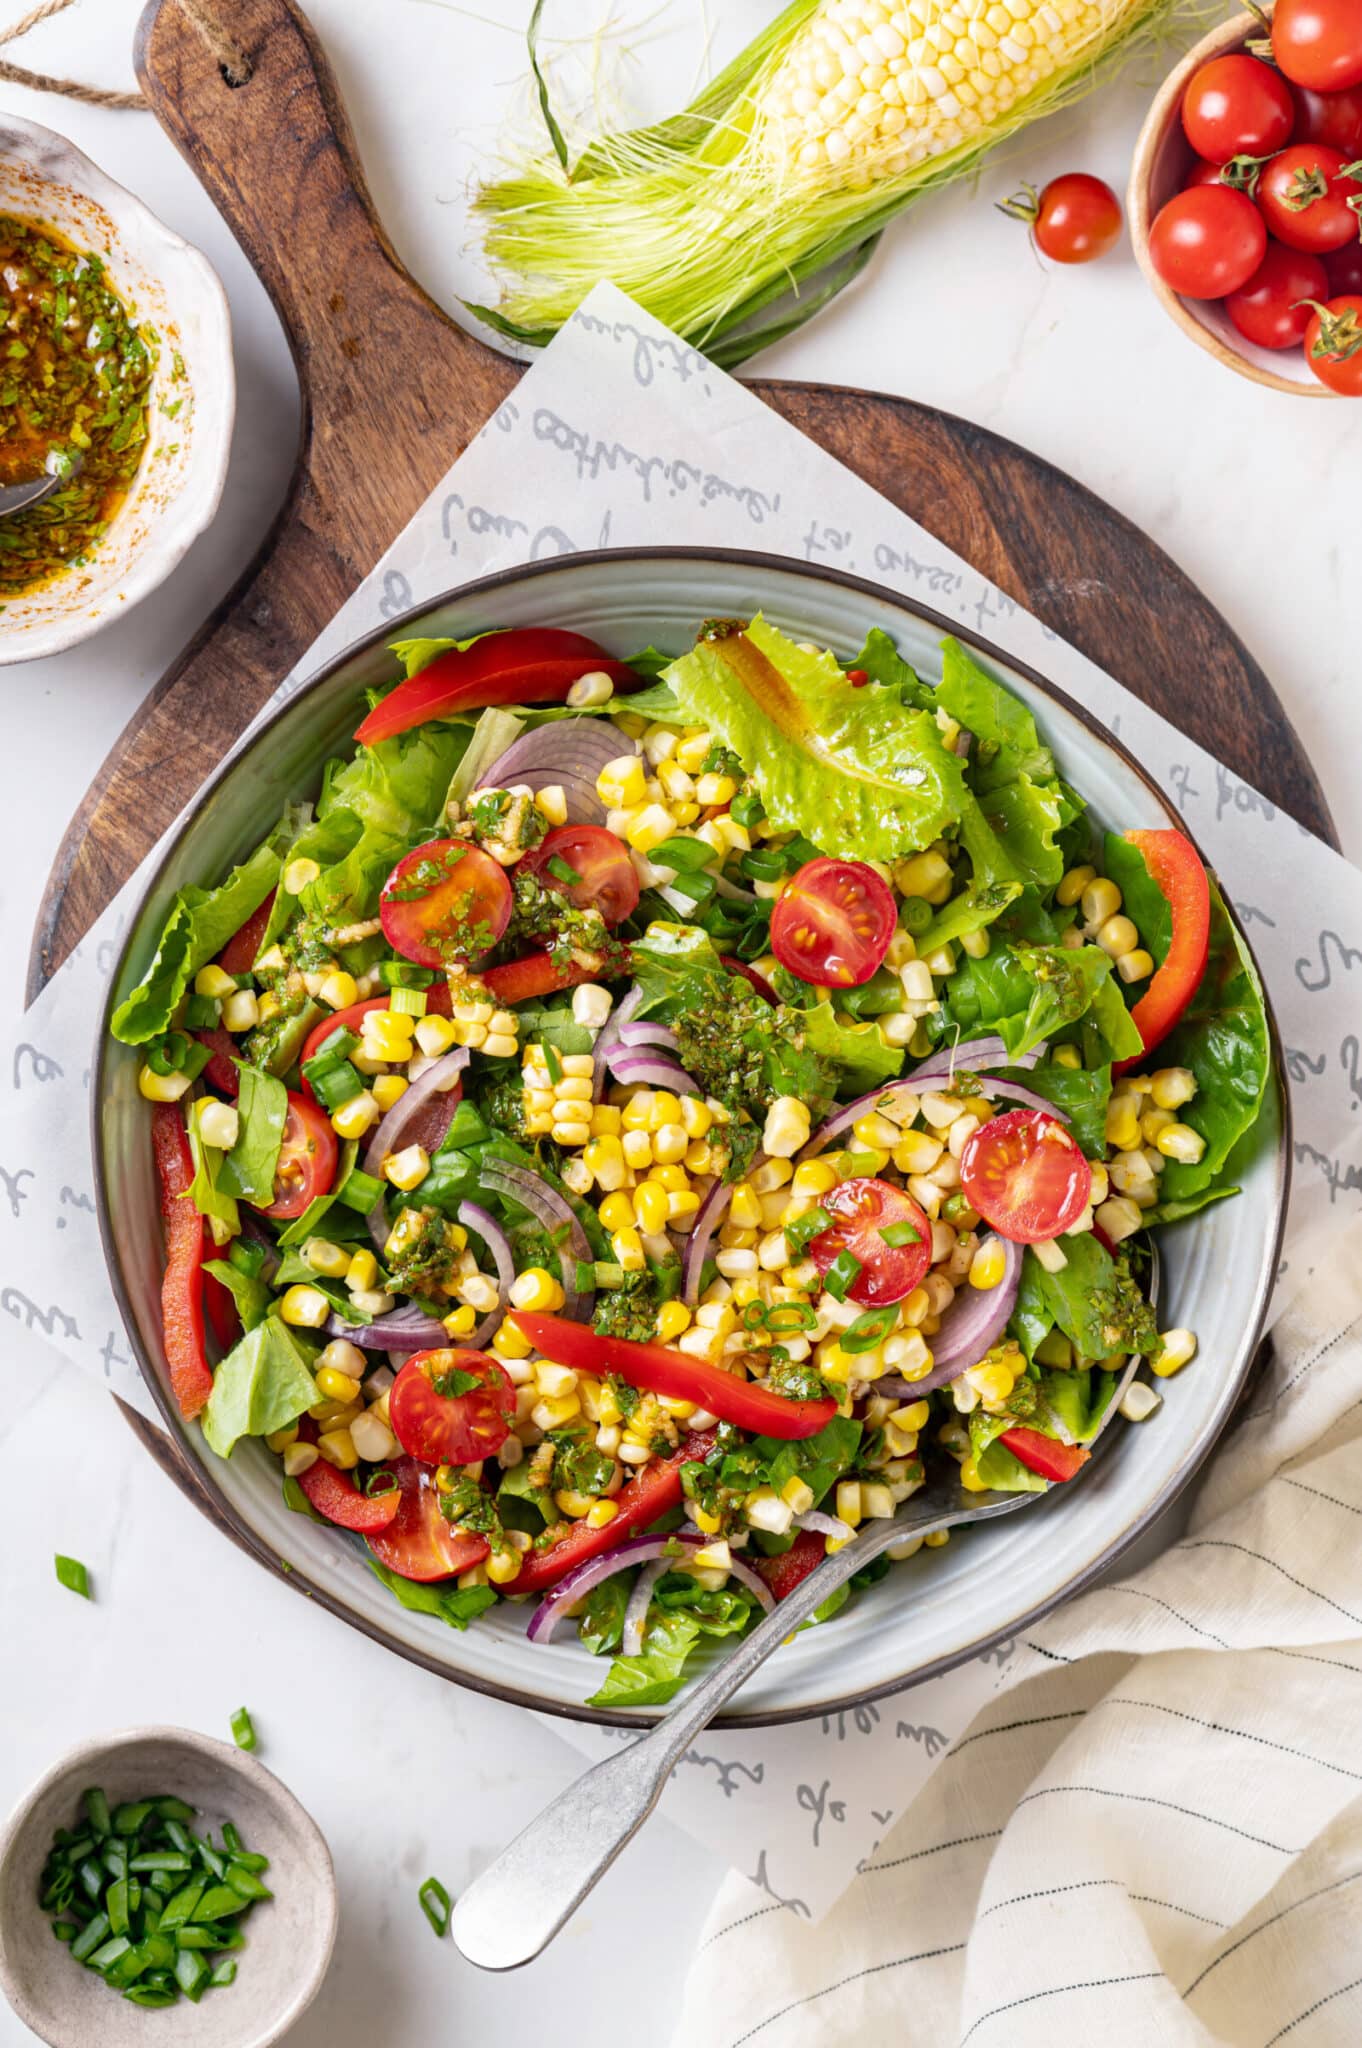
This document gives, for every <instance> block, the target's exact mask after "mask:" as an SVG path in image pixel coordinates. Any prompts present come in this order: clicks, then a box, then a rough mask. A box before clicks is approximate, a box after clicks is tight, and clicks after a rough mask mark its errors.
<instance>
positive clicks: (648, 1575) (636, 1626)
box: [620, 1557, 672, 1657]
mask: <svg viewBox="0 0 1362 2048" xmlns="http://www.w3.org/2000/svg"><path fill="white" fill-rule="evenodd" d="M671 1562H672V1561H671V1559H670V1558H669V1557H655V1558H654V1559H653V1561H652V1563H651V1564H645V1565H644V1567H643V1570H642V1571H641V1572H640V1573H639V1575H638V1577H637V1579H636V1580H635V1581H634V1590H633V1592H632V1593H631V1594H630V1595H629V1604H628V1606H627V1607H626V1608H625V1610H624V1627H623V1629H622V1631H621V1633H620V1655H621V1656H622V1657H637V1656H638V1654H639V1652H640V1650H641V1649H642V1648H643V1631H644V1629H645V1628H646V1627H647V1624H648V1609H649V1608H650V1607H651V1605H652V1601H653V1588H654V1586H655V1585H656V1584H657V1582H658V1580H659V1579H660V1578H662V1577H663V1576H664V1575H665V1574H666V1573H667V1572H668V1571H670V1569H671Z"/></svg>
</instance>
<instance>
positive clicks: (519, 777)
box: [478, 718, 638, 825]
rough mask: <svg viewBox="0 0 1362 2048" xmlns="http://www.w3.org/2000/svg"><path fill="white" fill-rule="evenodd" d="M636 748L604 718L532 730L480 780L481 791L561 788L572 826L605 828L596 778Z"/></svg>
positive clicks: (564, 721) (567, 720) (569, 720)
mask: <svg viewBox="0 0 1362 2048" xmlns="http://www.w3.org/2000/svg"><path fill="white" fill-rule="evenodd" d="M637 752H638V748H637V747H636V746H635V744H634V742H633V741H632V740H631V739H627V738H626V737H625V735H624V734H623V733H622V732H621V731H620V729H619V727H618V726H616V725H614V724H612V723H611V721H610V720H609V719H608V718H560V719H554V720H551V721H550V722H549V723H548V724H547V725H540V726H536V727H535V729H534V731H533V732H527V733H524V734H523V735H522V736H521V738H520V739H518V740H516V741H515V742H514V743H513V744H512V745H511V746H509V747H508V748H507V749H506V752H505V753H504V754H503V755H501V757H500V759H499V760H496V761H494V762H493V763H492V765H491V767H490V768H488V769H487V770H486V772H485V773H484V774H483V775H482V776H481V777H480V778H479V783H478V786H479V788H480V789H510V788H514V787H516V786H523V787H524V788H527V789H533V790H536V791H538V790H541V789H552V788H554V787H555V786H557V787H560V788H561V789H562V791H563V795H564V797H565V798H566V800H567V811H568V821H569V823H571V824H574V825H600V824H603V823H604V822H605V806H604V804H603V803H602V802H601V800H600V798H599V797H598V796H597V794H596V778H597V776H598V775H599V774H600V772H601V770H602V768H604V767H605V765H606V763H607V762H609V761H618V760H619V759H620V758H621V756H622V755H624V754H636V753H637Z"/></svg>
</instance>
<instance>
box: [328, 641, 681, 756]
mask: <svg viewBox="0 0 1362 2048" xmlns="http://www.w3.org/2000/svg"><path fill="white" fill-rule="evenodd" d="M598 668H599V669H604V670H605V673H606V674H607V675H608V676H609V677H610V680H611V681H612V682H613V683H614V684H615V686H616V688H617V689H628V688H629V687H630V686H633V687H637V686H638V684H639V683H641V682H642V680H643V678H642V677H641V676H640V675H639V674H638V673H637V671H636V670H634V669H632V668H630V666H629V664H628V662H625V661H615V660H613V659H612V657H611V656H610V655H608V654H607V653H606V651H605V649H604V648H603V647H601V646H598V645H597V643H596V641H594V640H588V639H587V638H586V636H585V634H583V633H565V632H563V631H562V630H561V629H560V628H559V627H556V626H529V627H517V628H515V629H513V630H512V631H510V632H506V633H484V634H483V636H482V638H481V639H480V640H475V641H474V642H473V645H472V646H471V647H463V648H459V647H450V648H447V649H446V651H445V652H444V653H443V654H437V655H436V657H435V659H434V661H432V662H430V663H428V665H427V666H426V667H425V668H423V669H422V670H421V671H420V672H419V674H417V675H414V676H408V678H407V680H406V682H405V683H399V684H398V686H397V688H396V689H395V690H392V691H390V692H389V694H388V695H387V696H386V697H385V698H384V699H383V701H382V703H381V704H376V705H375V706H374V708H373V710H372V711H371V712H370V713H369V716H368V717H367V718H366V719H365V720H364V722H363V724H362V725H361V726H360V727H359V730H358V731H357V732H356V734H355V738H356V739H357V740H358V741H359V743H360V745H361V746H362V747H372V746H376V745H377V743H378V742H379V740H390V739H391V738H392V737H393V735H394V734H395V733H399V732H407V731H409V730H410V729H411V727H412V726H414V725H424V724H425V722H426V720H427V719H430V718H448V717H449V715H450V713H451V712H453V711H465V710H468V709H469V708H470V707H472V706H475V705H476V706H482V705H487V704H561V703H562V701H563V699H564V698H565V697H566V696H567V693H568V691H569V690H570V689H571V688H572V685H573V684H574V683H575V682H577V681H578V680H579V679H580V678H581V677H582V676H584V675H589V674H590V673H591V671H592V670H593V669H598Z"/></svg>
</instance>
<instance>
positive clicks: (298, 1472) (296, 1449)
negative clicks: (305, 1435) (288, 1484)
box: [284, 1443, 317, 1479]
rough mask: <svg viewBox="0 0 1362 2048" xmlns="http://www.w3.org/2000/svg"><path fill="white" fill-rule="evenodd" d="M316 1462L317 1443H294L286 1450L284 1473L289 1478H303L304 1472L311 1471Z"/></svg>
mask: <svg viewBox="0 0 1362 2048" xmlns="http://www.w3.org/2000/svg"><path fill="white" fill-rule="evenodd" d="M316 1462H317V1446H316V1445H315V1444H300V1443H292V1444H290V1445H289V1447H288V1449H287V1450H286V1451H285V1452H284V1475H285V1477H286V1478H288V1479H301V1478H302V1476H303V1474H304V1472H310V1471H311V1470H312V1467H313V1466H314V1465H315V1464H316Z"/></svg>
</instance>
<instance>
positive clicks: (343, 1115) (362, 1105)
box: [331, 1088, 379, 1138]
mask: <svg viewBox="0 0 1362 2048" xmlns="http://www.w3.org/2000/svg"><path fill="white" fill-rule="evenodd" d="M378 1118H379V1104H378V1097H377V1095H375V1094H373V1093H372V1092H371V1091H370V1090H369V1089H367V1088H363V1089H361V1090H360V1092H359V1094H358V1095H352V1096H351V1097H350V1100H349V1101H348V1102H343V1103H342V1104H341V1106H340V1108H339V1109H338V1110H336V1111H335V1112H334V1113H333V1115H332V1118H331V1128H332V1130H333V1131H334V1132H335V1133H336V1135H337V1137H340V1138H362V1137H363V1136H364V1133H365V1132H366V1131H367V1130H369V1129H370V1128H371V1126H372V1125H374V1124H376V1123H377V1122H378Z"/></svg>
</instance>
